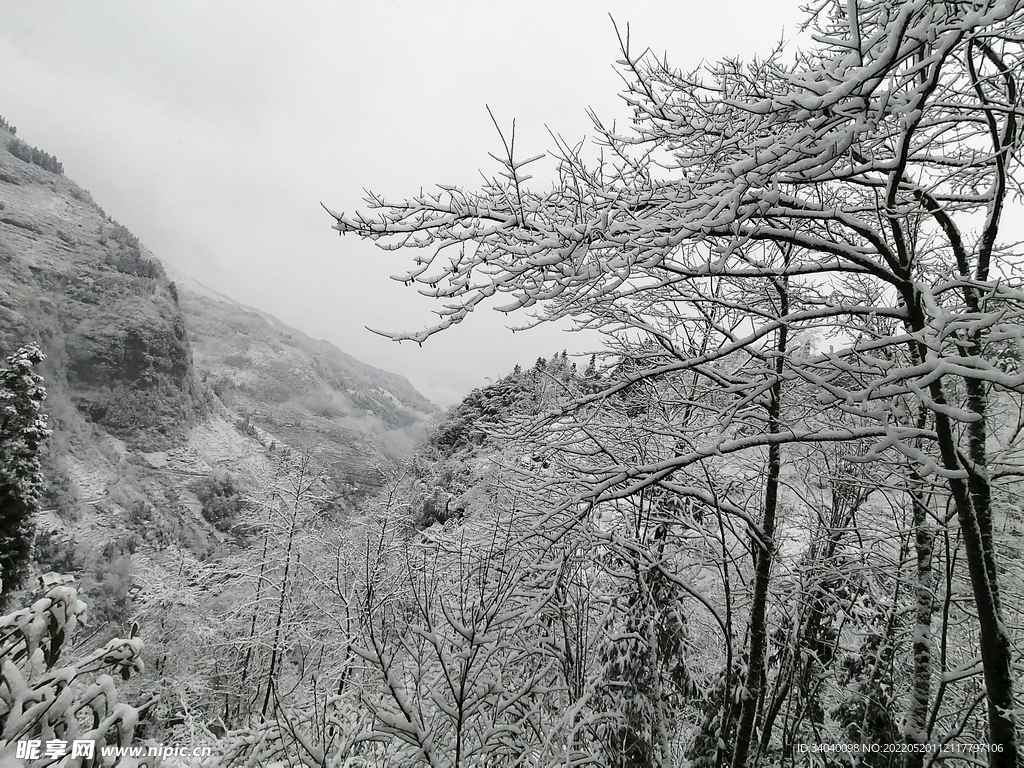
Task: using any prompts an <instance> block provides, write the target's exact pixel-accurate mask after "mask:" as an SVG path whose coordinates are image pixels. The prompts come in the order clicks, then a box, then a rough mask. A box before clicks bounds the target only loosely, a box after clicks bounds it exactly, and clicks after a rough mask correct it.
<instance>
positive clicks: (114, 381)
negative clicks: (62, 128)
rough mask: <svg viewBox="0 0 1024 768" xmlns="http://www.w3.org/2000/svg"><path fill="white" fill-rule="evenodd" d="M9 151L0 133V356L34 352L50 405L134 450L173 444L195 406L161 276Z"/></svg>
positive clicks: (141, 253)
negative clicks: (30, 347)
mask: <svg viewBox="0 0 1024 768" xmlns="http://www.w3.org/2000/svg"><path fill="white" fill-rule="evenodd" d="M18 142H19V140H18V139H17V138H16V137H15V136H14V134H13V133H12V132H11V131H10V130H8V129H7V128H5V127H0V352H2V353H3V354H9V353H10V352H11V351H13V350H14V349H15V348H17V346H18V345H20V344H22V343H24V342H26V341H29V340H34V341H38V342H39V343H40V345H41V346H42V347H43V349H44V351H45V352H46V354H47V355H48V357H49V360H48V361H47V364H46V366H45V368H44V370H43V373H44V375H46V377H47V380H48V381H49V382H50V388H51V391H52V394H53V396H54V398H55V399H56V400H57V401H63V400H65V399H66V400H68V401H69V402H70V403H71V404H73V406H74V413H75V414H77V415H79V416H81V417H82V418H84V419H85V420H86V421H88V422H91V423H93V424H95V425H97V426H99V427H101V428H102V429H103V430H104V431H106V432H108V433H110V434H111V435H114V436H116V437H118V438H121V439H123V440H125V441H126V442H127V443H128V444H129V445H131V446H133V447H137V448H139V449H141V450H159V449H163V448H167V447H170V446H171V445H174V444H175V443H179V442H180V441H181V440H182V439H183V438H184V435H185V431H186V429H187V428H188V426H189V425H191V424H193V423H195V421H196V420H197V418H199V417H200V416H201V415H202V414H203V413H204V412H205V410H206V406H205V403H204V401H203V398H202V397H201V395H200V393H199V388H198V387H197V381H196V378H195V375H194V372H193V370H192V353H191V349H190V346H189V343H188V340H187V335H186V331H185V321H184V316H183V314H182V311H181V308H180V307H179V306H178V299H177V294H176V292H175V290H174V288H173V286H172V285H171V283H170V282H169V281H168V280H167V277H166V275H165V274H164V270H163V267H162V266H161V265H160V263H159V262H158V261H157V260H156V259H155V258H154V257H153V256H152V254H150V253H149V252H148V251H147V250H146V249H145V248H144V247H143V246H142V245H141V244H140V243H139V241H138V239H137V238H136V237H135V236H133V235H132V234H131V233H130V232H129V231H128V230H127V229H126V228H125V227H123V226H121V225H120V224H118V223H116V222H115V221H113V220H112V219H111V218H109V217H108V216H106V214H105V213H104V211H103V210H102V209H101V208H100V207H99V206H98V205H96V203H94V202H93V200H92V198H91V197H90V196H89V193H88V192H86V191H85V190H83V189H82V188H81V187H79V186H77V185H76V184H75V183H74V182H72V181H71V180H70V179H68V178H67V177H65V176H64V175H63V174H62V173H59V172H57V171H55V170H52V169H53V168H59V164H57V165H56V166H54V165H53V164H43V165H40V164H37V163H35V162H32V161H31V159H30V160H25V159H23V158H24V157H26V156H27V157H29V158H31V157H32V155H31V154H27V153H25V152H24V151H19V149H20V147H23V146H24V144H19V143H18ZM12 149H14V150H15V151H14V152H12ZM42 156H44V157H48V156H45V155H42ZM61 410H62V409H61V408H60V407H58V408H57V411H58V413H56V414H55V416H56V417H57V418H58V419H60V420H63V421H73V420H75V416H74V414H73V413H63V412H60V411H61ZM58 426H60V425H58Z"/></svg>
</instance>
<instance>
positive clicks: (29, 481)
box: [0, 344, 50, 605]
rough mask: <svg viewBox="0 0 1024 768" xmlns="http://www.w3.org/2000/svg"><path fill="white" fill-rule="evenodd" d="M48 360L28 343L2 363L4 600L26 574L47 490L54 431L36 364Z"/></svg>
mask: <svg viewBox="0 0 1024 768" xmlns="http://www.w3.org/2000/svg"><path fill="white" fill-rule="evenodd" d="M42 361H43V353H42V352H41V351H40V350H39V347H38V346H37V345H35V344H28V345H26V346H24V347H22V348H21V349H19V350H18V351H17V352H15V353H14V354H13V355H11V356H10V357H8V358H7V360H6V361H5V363H6V367H5V368H3V369H0V605H2V601H3V600H4V599H5V598H6V597H7V596H8V595H9V594H10V593H11V591H12V590H13V589H15V588H17V587H18V586H19V585H20V583H21V581H22V579H23V577H24V575H25V568H26V566H27V565H28V555H29V551H30V550H31V548H32V532H33V530H34V524H33V523H34V521H33V515H34V513H35V510H36V509H37V508H38V506H39V500H40V498H41V496H42V487H43V480H42V472H41V469H40V450H41V448H42V445H43V442H44V441H45V440H46V438H47V437H49V435H50V430H49V428H48V427H47V425H46V417H45V416H44V415H42V413H41V411H40V408H41V406H42V402H43V400H44V399H45V398H46V390H45V389H44V388H43V386H42V377H41V376H40V375H39V374H38V373H36V372H35V370H34V369H35V367H36V366H37V365H38V364H39V363H41V362H42Z"/></svg>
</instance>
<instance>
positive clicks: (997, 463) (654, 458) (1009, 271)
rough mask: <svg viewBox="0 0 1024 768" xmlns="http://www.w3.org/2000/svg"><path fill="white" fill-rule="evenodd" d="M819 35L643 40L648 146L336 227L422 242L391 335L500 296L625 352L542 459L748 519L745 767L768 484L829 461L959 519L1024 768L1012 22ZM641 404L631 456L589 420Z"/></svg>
mask: <svg viewBox="0 0 1024 768" xmlns="http://www.w3.org/2000/svg"><path fill="white" fill-rule="evenodd" d="M809 13H810V15H809V17H808V20H807V27H808V29H809V30H810V32H811V34H812V36H813V38H814V40H815V41H816V44H815V46H814V47H812V48H810V49H808V50H804V51H800V52H798V53H797V54H796V55H795V56H794V57H792V58H791V59H787V58H786V56H785V55H784V53H783V52H782V51H777V52H775V53H773V54H772V55H770V56H768V57H767V58H764V59H757V60H754V61H752V62H749V63H743V62H740V61H737V60H724V61H722V62H720V63H718V64H715V65H713V66H710V67H708V68H706V69H704V70H702V71H697V72H693V73H686V72H681V71H678V70H676V69H674V68H673V67H671V66H670V65H669V64H668V62H667V60H665V59H660V58H657V57H654V56H651V55H650V54H648V53H644V54H639V55H638V54H636V53H635V51H634V50H633V48H632V46H631V45H630V41H629V37H628V33H627V34H626V35H625V36H623V37H622V50H623V59H622V61H621V62H620V63H621V66H622V70H623V74H624V77H625V80H626V91H625V94H624V98H625V99H626V101H627V103H628V104H629V106H630V107H631V109H632V111H633V124H632V130H631V131H629V132H628V133H625V132H619V131H618V130H617V129H616V128H615V127H614V126H605V125H603V124H602V123H601V122H600V121H599V120H598V119H597V118H596V117H595V125H596V129H597V134H598V141H599V144H600V145H601V146H602V154H601V157H600V158H599V159H598V160H596V161H593V162H588V161H587V160H586V158H585V157H584V156H583V154H582V151H581V150H579V149H578V148H575V147H570V146H567V145H565V144H561V143H559V144H558V145H557V146H556V148H555V151H554V153H553V154H554V156H555V158H556V160H557V167H556V172H557V181H556V182H555V183H554V184H553V186H551V187H550V188H549V189H537V188H534V187H533V186H531V185H530V184H529V180H528V176H527V171H526V166H527V165H529V164H530V163H532V162H535V161H537V160H538V159H539V158H537V157H534V158H531V159H527V160H523V159H520V158H519V157H518V156H517V155H516V154H515V152H514V137H513V140H511V141H508V142H506V144H505V155H504V160H503V167H502V169H501V172H500V173H499V174H498V175H496V176H495V177H493V178H492V179H490V180H489V181H488V182H487V183H486V184H485V185H484V186H483V187H482V188H481V189H479V190H477V191H467V190H463V189H459V188H455V187H450V186H442V187H440V188H439V190H438V191H436V192H430V193H421V194H420V195H418V196H416V197H413V198H410V199H406V200H389V199H385V198H382V197H376V196H373V197H371V198H369V204H370V206H371V208H372V211H371V212H368V213H364V214H353V215H348V214H338V215H337V216H336V219H337V223H336V228H337V229H338V230H339V231H340V232H342V233H356V234H358V235H360V236H363V237H366V238H369V239H372V240H375V241H377V242H378V244H380V245H381V246H383V247H385V248H390V249H395V248H407V247H418V248H422V249H426V253H425V254H424V255H418V256H417V257H416V258H415V266H414V268H413V269H412V270H410V272H409V273H408V274H407V275H405V276H404V279H405V280H406V281H407V282H410V283H413V284H416V285H418V286H419V287H420V290H421V292H422V293H425V294H426V295H428V296H432V297H435V298H437V299H439V300H441V301H442V302H443V306H442V308H441V309H440V310H439V312H440V315H441V320H440V322H439V323H438V324H436V325H435V326H433V327H431V328H427V329H425V330H423V331H419V332H412V333H394V334H392V336H393V338H395V339H398V340H402V339H410V340H414V341H417V342H422V341H424V340H426V339H427V338H428V337H429V336H431V335H432V334H433V333H436V332H438V331H441V330H444V329H445V328H448V327H450V326H451V325H453V324H456V323H458V322H461V321H462V320H464V319H465V318H466V317H467V316H468V315H469V314H470V313H471V312H472V311H474V310H475V309H477V308H478V307H480V306H484V305H486V304H487V303H488V302H489V301H490V300H491V299H492V297H495V296H500V295H502V294H503V295H505V296H506V297H507V301H506V302H505V303H503V304H501V305H499V306H498V307H497V308H498V309H499V310H501V311H504V312H517V311H520V310H526V311H530V310H534V311H536V312H537V314H536V315H535V316H534V322H541V321H545V320H555V319H564V318H571V319H573V320H575V321H576V323H577V324H578V325H579V326H580V327H586V328H594V329H597V330H599V331H601V332H603V333H604V334H605V335H606V337H607V338H608V339H609V342H610V345H611V347H612V348H613V349H616V350H617V351H619V352H621V353H623V355H624V356H628V358H629V359H630V365H629V367H628V368H624V369H622V370H620V371H619V372H618V375H617V376H615V377H614V379H613V380H612V381H611V383H609V384H608V385H607V386H605V387H604V388H603V389H602V390H601V391H599V392H595V393H594V394H592V395H589V396H583V397H580V398H578V399H577V400H576V401H575V402H574V403H572V404H570V405H569V406H566V407H564V408H562V409H561V410H560V411H559V412H558V413H557V414H555V415H554V416H553V417H552V418H551V419H549V420H548V421H547V422H546V427H545V428H544V429H545V430H546V432H545V435H546V437H545V439H546V440H548V442H549V443H550V444H552V445H556V446H558V447H560V448H561V449H562V450H564V451H566V452H567V455H571V456H573V457H574V462H575V471H576V479H575V481H574V482H576V487H577V489H578V490H577V493H576V496H575V498H574V499H573V500H572V501H571V502H567V503H573V504H577V505H578V504H580V503H584V502H586V503H591V504H602V503H608V502H613V501H614V500H616V499H623V498H627V497H631V496H633V495H635V494H637V493H639V492H640V491H642V490H643V489H645V488H649V487H654V486H660V487H663V488H665V489H668V490H670V491H671V492H672V493H674V494H676V495H677V496H680V497H684V498H685V497H689V498H692V499H695V500H698V501H700V502H701V503H703V504H706V505H708V508H709V509H711V510H715V511H716V513H722V514H725V515H726V516H728V517H730V518H731V519H732V521H733V522H731V523H730V525H740V526H741V527H745V529H746V532H745V533H744V534H742V535H745V536H747V537H748V538H749V540H750V541H751V542H752V547H753V549H752V557H753V563H754V574H753V581H752V582H751V587H750V589H749V592H748V594H747V597H746V598H744V599H749V603H748V610H747V613H746V615H747V619H746V624H747V627H748V632H747V638H748V639H747V641H746V644H745V648H744V655H743V657H742V659H738V660H737V661H738V662H741V663H740V668H741V669H740V672H739V673H738V674H739V675H740V678H741V679H742V680H743V684H742V686H741V687H740V688H739V689H738V690H739V696H740V702H741V704H740V712H739V714H738V716H737V717H738V719H737V724H736V727H737V729H738V731H737V738H736V739H735V742H734V743H735V745H736V746H735V748H734V749H732V754H731V756H730V760H731V762H732V764H733V765H734V766H735V767H736V768H741V766H743V765H746V764H749V762H750V760H751V756H752V755H753V754H756V753H757V751H758V749H759V748H760V747H759V745H758V744H757V739H756V735H757V733H756V727H755V726H756V722H757V721H758V719H759V717H760V716H761V714H762V712H761V708H762V707H763V703H762V702H764V701H765V700H766V696H765V694H766V677H765V664H766V652H767V645H768V644H767V639H766V632H767V629H768V628H767V626H766V623H765V622H766V618H765V613H764V611H765V609H766V601H767V600H768V598H769V596H770V595H771V594H772V585H773V583H774V580H775V578H776V577H775V575H774V574H775V571H776V567H777V565H778V562H779V554H780V550H779V540H778V535H779V530H778V525H779V524H780V523H781V522H783V521H782V520H781V518H780V516H779V514H780V512H781V509H780V506H779V505H780V503H782V502H781V501H780V497H779V493H780V485H781V484H782V483H783V481H784V478H785V475H786V471H787V467H791V466H793V464H794V462H796V461H797V460H798V459H799V458H800V457H801V455H806V454H805V453H804V454H802V453H801V452H802V451H806V450H807V449H808V447H809V446H819V445H827V444H833V443H839V444H844V445H846V446H847V450H845V451H844V453H845V458H846V460H847V461H851V462H858V463H869V464H873V465H876V466H883V467H887V468H895V467H899V469H898V471H897V474H898V476H899V477H900V478H902V479H901V480H900V483H902V484H903V485H904V487H906V488H907V489H908V494H909V497H910V498H915V499H918V500H923V499H925V498H931V499H933V500H935V499H943V500H945V499H948V502H949V506H950V511H951V515H950V517H951V518H952V519H955V520H956V522H957V535H958V536H959V537H960V539H961V540H962V542H963V553H962V555H963V559H964V561H965V562H966V566H967V578H968V579H969V584H970V592H971V595H972V597H973V600H974V603H975V605H976V630H977V653H978V656H979V657H980V665H981V667H982V669H983V680H984V692H985V697H986V699H987V730H988V734H987V740H988V741H989V742H990V743H991V744H993V745H994V750H995V751H993V752H992V753H991V754H990V758H989V759H990V762H991V764H992V765H999V766H1011V765H1016V763H1017V759H1018V752H1019V749H1018V743H1017V736H1016V733H1015V728H1016V726H1015V723H1016V718H1015V714H1014V713H1015V709H1016V705H1015V700H1014V691H1013V679H1014V675H1013V672H1012V644H1011V640H1010V637H1009V636H1008V624H1007V622H1006V620H1005V619H1006V617H1005V613H1006V610H1007V609H1006V605H1005V602H1006V601H1005V598H1004V596H1003V594H1002V593H1001V591H1000V588H999V579H1000V558H999V553H998V551H997V547H996V543H995V535H994V530H995V529H994V514H995V512H994V510H995V507H996V506H997V504H998V503H999V499H1001V498H1003V497H1004V496H1005V494H1007V493H1009V492H1011V491H1012V484H1013V483H1014V482H1015V480H1014V478H1015V476H1016V469H1015V468H1017V467H1018V463H1016V458H1015V457H1016V456H1017V454H1018V452H1019V447H1020V446H1019V442H1020V440H1021V436H1022V431H1021V430H1020V429H1016V430H1012V429H1011V430H1009V432H1008V433H1007V432H1006V431H1005V430H1003V431H1000V430H999V429H998V428H997V425H995V424H993V423H992V420H991V414H992V413H993V409H994V408H995V407H996V403H997V402H998V401H1000V400H1002V399H1006V398H1010V399H1013V398H1019V396H1020V394H1021V393H1022V391H1024V371H1021V370H1020V368H1019V366H1018V364H1017V362H1016V361H1018V360H1019V359H1020V354H1021V346H1022V342H1024V336H1022V330H1021V328H1022V322H1024V316H1022V310H1024V304H1022V299H1024V291H1022V290H1021V289H1022V286H1021V280H1020V267H1021V258H1020V256H1019V255H1018V254H1017V253H1016V252H1015V251H1014V249H1013V247H1012V244H1011V243H1010V242H1009V241H1008V239H1007V237H1006V236H1005V235H1004V233H1003V224H1004V219H1005V213H1006V207H1007V205H1008V203H1009V199H1010V195H1011V194H1012V193H1013V192H1015V191H1017V190H1018V189H1019V153H1020V144H1021V132H1020V128H1019V125H1018V123H1019V120H1020V116H1021V111H1022V104H1021V97H1020V76H1021V69H1022V67H1024V55H1022V53H1024V51H1022V49H1021V45H1022V40H1024V2H1019V1H1014V0H952V1H951V2H941V3H939V2H933V1H932V0H852V1H850V2H839V0H823V1H822V2H819V3H814V4H812V5H811V6H809ZM638 334H639V336H640V337H641V338H645V339H646V340H647V341H646V342H645V343H644V344H641V345H640V346H637V344H636V338H637V336H638ZM666 382H667V384H666ZM684 385H685V386H684ZM687 387H688V389H687ZM645 388H646V389H647V390H648V391H655V392H660V394H659V395H658V396H657V398H656V399H655V403H656V405H655V407H656V408H657V409H660V410H661V415H660V416H659V419H660V422H659V423H660V425H661V427H662V428H663V431H662V432H661V433H660V434H661V435H662V436H663V440H662V443H661V448H660V449H659V450H658V451H653V452H649V453H648V454H647V455H646V456H644V455H641V454H637V453H634V454H632V455H630V454H629V452H628V451H625V450H623V449H622V448H623V446H622V445H621V442H619V443H616V442H615V441H614V440H610V439H606V438H607V437H608V434H609V433H605V434H604V435H602V428H601V425H600V424H599V423H598V422H599V421H600V419H599V417H598V416H596V415H595V414H598V413H599V411H600V409H599V408H598V407H597V406H598V404H600V403H602V402H608V400H609V399H610V398H613V397H628V396H629V395H630V393H631V392H636V391H641V390H644V389H645ZM637 407H638V408H639V410H635V411H634V412H633V416H634V417H635V416H638V415H640V414H641V413H642V412H644V411H643V409H644V408H645V407H646V406H642V405H638V406H637ZM652 413H653V412H652ZM609 429H611V425H610V424H609ZM997 433H999V434H997ZM616 446H618V447H619V448H618V450H617V449H616ZM723 461H724V462H725V463H726V464H729V463H730V462H732V464H731V465H730V466H737V465H738V464H739V463H742V462H747V463H748V464H750V463H752V462H756V461H760V462H761V466H762V468H763V472H764V473H765V474H764V475H763V479H762V481H761V483H760V490H759V492H758V493H757V494H754V495H750V494H748V495H747V496H746V497H745V499H744V500H743V501H742V502H741V503H736V502H735V501H734V499H736V498H740V496H741V494H737V491H736V490H735V489H733V490H732V491H730V492H729V493H725V494H722V493H720V492H719V491H721V490H722V489H721V488H720V487H718V485H716V484H715V483H713V482H709V481H705V480H701V479H700V478H701V476H702V475H704V476H705V477H707V476H710V473H709V471H708V470H709V468H710V467H711V466H712V465H713V464H715V463H716V462H717V466H718V467H719V469H721V465H722V463H723ZM894 471H896V470H894ZM904 481H906V482H904ZM730 493H731V494H732V495H731V496H730ZM755 496H756V497H757V498H756V502H757V503H756V504H754V503H753V502H754V501H755ZM912 517H913V520H914V523H913V525H914V528H915V530H916V533H915V544H914V545H913V546H914V547H916V550H915V551H916V553H917V554H916V560H917V563H918V569H917V573H918V576H917V578H918V582H919V585H920V587H921V589H922V590H927V589H928V584H929V579H930V576H929V569H930V564H929V561H928V557H929V547H930V544H929V535H930V534H929V533H928V527H929V524H928V521H929V520H932V521H933V522H934V523H935V524H937V525H941V526H945V525H946V522H947V519H946V515H945V513H944V511H943V510H941V509H938V510H937V509H935V508H927V509H926V508H925V507H923V506H922V507H921V508H920V509H917V511H916V512H915V513H914V514H913V515H912ZM737 521H738V522H737ZM922 594H923V592H922ZM919 605H920V606H922V607H921V610H919V612H918V621H920V622H924V621H926V618H927V617H926V616H925V614H924V608H923V603H919ZM880 620H881V619H880ZM887 634H888V631H887ZM919 639H920V640H921V642H920V643H919V644H918V647H917V649H916V651H915V658H916V659H918V661H919V662H920V667H919V668H918V669H917V670H916V671H915V675H916V678H917V681H918V684H915V689H914V694H913V695H914V696H917V697H918V699H919V700H918V701H917V703H916V704H914V705H913V707H916V709H913V707H912V709H913V711H912V712H911V717H910V718H909V722H911V723H917V725H911V726H909V727H908V728H907V729H906V731H905V738H906V739H907V740H908V741H910V742H912V743H914V742H920V741H924V740H926V739H928V738H930V737H929V734H928V733H925V732H922V728H921V727H920V721H921V707H920V705H921V703H922V701H923V698H922V697H928V696H930V695H931V694H930V693H929V691H928V688H927V686H925V685H924V681H925V679H926V678H930V677H934V676H935V670H934V669H929V665H930V661H929V659H928V655H927V654H926V653H925V652H924V651H925V647H924V646H925V644H927V642H928V639H927V637H923V636H922V637H920V638H919ZM883 640H884V641H886V642H887V639H886V638H885V637H883ZM865 649H866V651H868V650H870V649H869V648H868V646H865ZM876 651H877V652H878V653H880V654H882V655H883V656H884V655H885V653H888V651H884V650H878V649H876ZM878 663H879V664H880V663H882V662H878ZM729 674H731V673H729ZM865 674H867V673H865ZM872 675H873V673H871V674H868V676H867V677H864V678H863V681H864V685H866V686H872V685H876V683H877V680H878V678H877V677H874V676H872ZM932 700H933V701H934V698H933V699H932ZM932 720H933V721H934V718H932ZM950 738H953V737H952V736H951V737H950Z"/></svg>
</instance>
